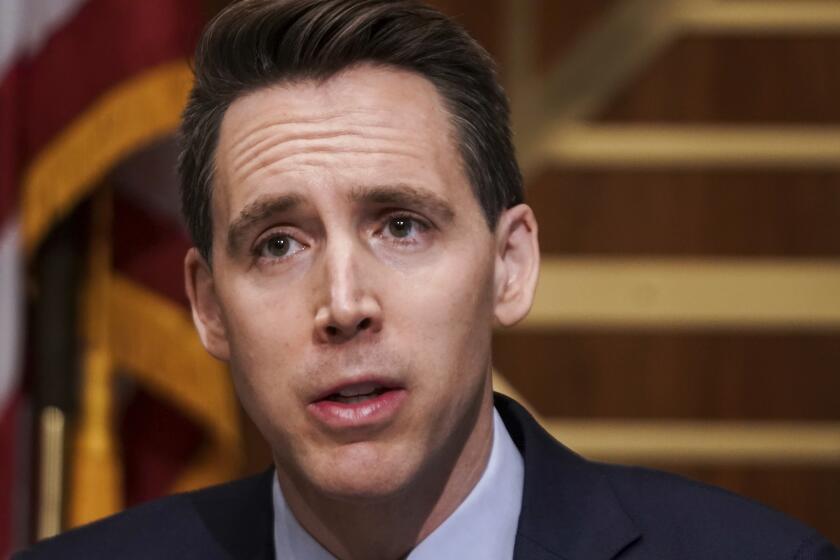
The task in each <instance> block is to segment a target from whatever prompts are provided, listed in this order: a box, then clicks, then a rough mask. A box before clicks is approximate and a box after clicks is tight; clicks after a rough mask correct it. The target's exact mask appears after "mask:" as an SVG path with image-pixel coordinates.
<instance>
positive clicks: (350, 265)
mask: <svg viewBox="0 0 840 560" xmlns="http://www.w3.org/2000/svg"><path fill="white" fill-rule="evenodd" d="M361 252H362V251H356V250H355V249H354V248H353V247H352V244H350V243H344V244H340V245H339V244H336V245H335V246H333V247H330V248H328V249H327V251H325V254H324V260H323V266H322V275H323V284H322V286H323V287H322V289H321V290H320V291H321V293H322V294H323V295H322V296H321V298H320V300H321V301H320V303H319V304H318V305H317V308H316V311H315V336H316V338H317V339H318V340H319V341H320V342H323V343H333V344H335V343H342V342H347V341H349V340H352V339H354V338H356V337H359V336H363V335H370V334H375V333H377V332H379V331H380V330H381V329H382V309H381V306H380V303H379V300H378V298H377V294H376V293H375V289H374V287H373V286H374V284H375V278H374V277H373V271H372V270H371V269H370V268H369V267H367V266H366V264H367V263H366V262H364V255H362V254H359V253H361Z"/></svg>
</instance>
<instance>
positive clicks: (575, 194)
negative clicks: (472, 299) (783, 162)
mask: <svg viewBox="0 0 840 560" xmlns="http://www.w3.org/2000/svg"><path fill="white" fill-rule="evenodd" d="M838 106H840V103H838ZM528 202H529V203H530V204H531V205H532V206H533V207H534V210H535V212H536V214H537V220H538V221H539V224H540V243H541V246H542V249H543V251H544V252H547V253H573V254H593V253H594V254H626V253H632V254H644V255H653V254H682V255H687V254H690V255H730V256H733V255H744V256H837V255H840V231H838V228H840V225H838V224H840V174H838V173H836V172H824V171H819V170H813V171H802V172H762V171H747V170H745V171H735V170H724V171H714V172H711V171H709V172H701V171H680V170H622V169H618V170H583V169H581V170H565V171H564V170H562V169H556V168H555V169H551V170H548V171H546V172H545V173H543V174H542V175H541V176H540V177H539V178H538V179H537V180H536V181H535V183H534V184H533V185H532V186H531V187H530V188H529V190H528Z"/></svg>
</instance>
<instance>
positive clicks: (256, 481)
mask: <svg viewBox="0 0 840 560" xmlns="http://www.w3.org/2000/svg"><path fill="white" fill-rule="evenodd" d="M270 527H271V474H270V473H264V474H261V475H258V476H255V477H251V478H246V479H242V480H238V481H235V482H231V483H227V484H222V485H219V486H214V487H211V488H206V489H203V490H198V491H195V492H189V493H185V494H177V495H174V496H169V497H166V498H162V499H159V500H154V501H151V502H148V503H145V504H143V505H140V506H137V507H134V508H131V509H128V510H126V511H124V512H121V513H119V514H116V515H113V516H111V517H108V518H105V519H103V520H101V521H97V522H95V523H91V524H89V525H85V526H83V527H79V528H77V529H73V530H71V531H68V532H66V533H62V534H61V535H58V536H56V537H53V538H51V539H48V540H45V541H42V542H40V543H38V544H36V545H35V546H33V547H32V548H31V549H29V550H26V551H23V552H22V553H20V554H19V555H18V556H15V559H16V560H38V559H42V558H69V559H73V558H86V559H87V558H90V559H97V558H123V559H129V560H130V559H133V558H158V557H167V558H170V557H171V558H185V559H186V558H214V557H227V555H228V554H229V553H231V552H234V551H238V550H240V549H242V548H243V547H245V548H254V547H257V546H259V545H262V544H264V541H265V538H266V537H268V536H270V534H271V531H270ZM255 550H256V549H255ZM232 556H234V557H236V556H237V555H236V554H233V555H232Z"/></svg>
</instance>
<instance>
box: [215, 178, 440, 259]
mask: <svg viewBox="0 0 840 560" xmlns="http://www.w3.org/2000/svg"><path fill="white" fill-rule="evenodd" d="M349 198H350V200H351V202H354V203H361V204H365V203H367V204H377V205H382V206H384V205H390V206H397V207H400V208H409V209H416V210H418V211H421V212H423V213H426V214H431V215H432V216H435V217H437V219H438V220H440V221H442V222H444V223H449V222H451V221H452V220H453V219H454V217H455V211H454V210H453V209H452V207H451V206H450V205H449V203H448V202H447V201H446V200H444V199H443V198H442V197H440V196H438V195H437V194H435V193H431V192H428V191H424V190H421V189H418V188H416V187H413V186H411V185H406V184H396V185H380V186H374V187H357V188H354V189H353V190H352V191H351V192H350V196H349ZM304 204H305V201H304V199H303V197H302V196H300V195H298V194H286V195H270V196H264V197H260V198H258V199H257V200H255V201H253V202H251V203H249V204H248V205H247V206H245V208H243V209H242V211H241V212H240V213H239V215H238V216H237V217H236V219H235V220H234V221H233V223H231V225H230V227H228V233H227V243H228V251H230V252H231V253H236V252H237V251H239V249H240V248H241V246H242V244H243V242H244V240H245V239H246V238H247V237H248V231H249V230H250V229H251V227H252V226H253V225H254V224H258V223H260V222H262V221H264V220H266V219H267V218H269V217H271V216H277V215H279V214H283V213H287V212H291V211H293V210H296V209H297V208H300V207H301V206H303V205H304Z"/></svg>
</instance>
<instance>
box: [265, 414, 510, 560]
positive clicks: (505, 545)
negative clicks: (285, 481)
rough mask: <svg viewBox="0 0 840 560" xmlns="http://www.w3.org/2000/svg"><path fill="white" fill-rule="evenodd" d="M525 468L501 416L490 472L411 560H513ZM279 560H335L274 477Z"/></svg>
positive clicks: (496, 416)
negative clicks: (302, 521)
mask: <svg viewBox="0 0 840 560" xmlns="http://www.w3.org/2000/svg"><path fill="white" fill-rule="evenodd" d="M524 480H525V467H524V463H523V461H522V455H521V454H520V453H519V450H518V449H517V448H516V445H515V444H514V443H513V440H512V439H511V438H510V434H508V432H507V429H506V428H505V425H504V423H502V419H501V418H500V417H499V413H498V412H496V410H495V409H494V410H493V447H492V449H491V451H490V459H489V460H488V461H487V467H485V469H484V473H483V474H482V475H481V478H480V479H479V480H478V483H477V484H476V485H475V487H474V488H473V489H472V491H471V492H470V493H469V494H468V495H467V497H466V499H464V501H463V502H461V505H459V506H458V508H457V509H456V510H455V511H454V512H452V515H450V516H449V517H448V518H447V519H446V520H445V521H444V522H443V523H441V524H440V525H439V526H438V527H437V529H435V530H434V531H432V532H431V533H430V534H429V535H428V536H427V537H426V538H425V539H423V540H422V541H421V542H420V543H419V544H418V545H417V546H416V547H414V550H412V551H411V553H410V554H409V555H408V560H449V559H452V560H456V559H457V560H469V559H471V558H475V559H476V560H478V559H480V560H510V559H511V558H513V545H514V542H515V540H516V528H517V525H518V523H519V511H520V509H521V507H522V486H523V484H524ZM273 494H274V495H273V500H274V550H275V558H276V559H277V560H335V557H333V555H332V554H330V553H329V552H327V551H326V550H325V549H324V547H322V546H321V545H320V544H318V542H317V541H316V540H315V539H314V538H312V536H311V535H310V534H309V533H307V532H306V530H304V529H303V527H301V526H300V524H299V523H298V522H297V520H296V519H295V516H294V515H293V514H292V512H291V510H290V509H289V507H288V505H287V504H286V501H285V500H284V499H283V493H282V492H281V491H280V485H279V484H278V483H277V477H274V485H273Z"/></svg>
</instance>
